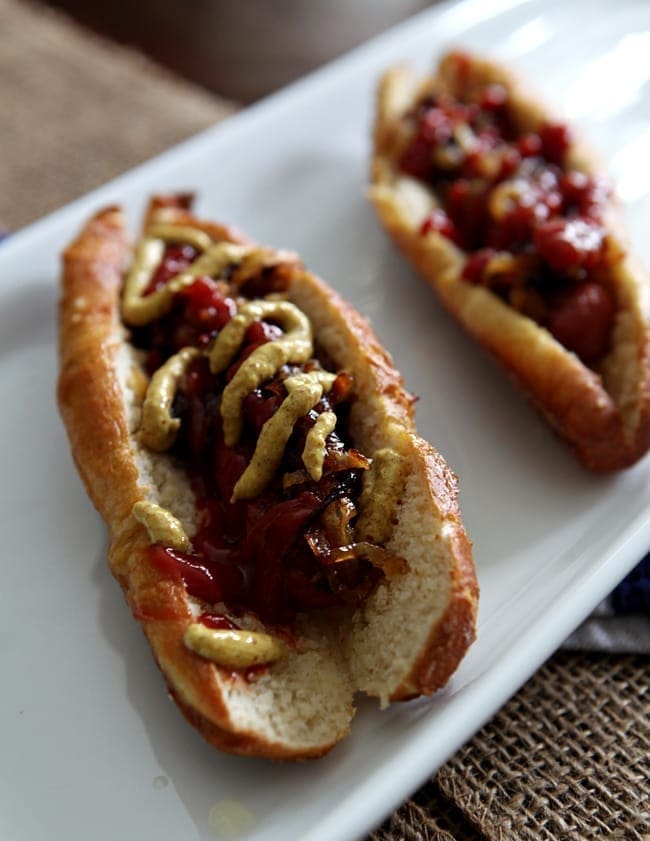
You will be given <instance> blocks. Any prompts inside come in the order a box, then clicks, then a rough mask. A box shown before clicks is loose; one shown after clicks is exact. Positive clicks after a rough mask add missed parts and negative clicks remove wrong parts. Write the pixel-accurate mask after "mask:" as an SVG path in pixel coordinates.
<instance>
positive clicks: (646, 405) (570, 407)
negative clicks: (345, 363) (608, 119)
mask: <svg viewBox="0 0 650 841" xmlns="http://www.w3.org/2000/svg"><path fill="white" fill-rule="evenodd" d="M492 83H498V84H501V85H503V86H504V87H505V88H506V90H507V92H508V101H509V102H510V103H511V108H510V112H509V113H511V114H512V116H513V119H514V122H515V124H516V125H517V127H518V128H519V129H521V131H535V130H536V129H538V128H539V126H540V125H541V124H542V123H543V122H545V121H550V120H553V119H555V116H554V115H553V113H552V112H551V110H550V109H549V108H548V106H547V105H546V104H545V103H544V102H543V101H542V100H541V99H540V97H539V96H538V95H537V94H536V93H534V92H533V91H531V90H530V89H529V88H528V87H527V85H526V83H525V82H524V81H522V80H521V79H520V78H519V77H518V76H517V75H516V74H514V73H513V72H511V71H510V70H508V69H507V68H504V67H503V66H502V65H500V64H497V63H495V62H492V61H489V60H487V59H484V58H481V57H477V56H470V55H466V54H464V53H458V52H452V53H449V54H447V55H445V56H444V57H443V58H442V59H441V61H440V64H439V66H438V69H437V72H436V74H435V75H434V76H430V77H426V78H421V77H418V76H416V75H415V74H414V73H412V72H411V71H410V70H408V69H407V68H404V67H397V68H392V69H391V70H389V71H388V72H387V73H386V74H385V75H384V77H383V78H382V81H381V84H380V87H379V92H378V102H377V113H376V120H375V127H374V153H373V158H372V165H371V184H372V186H371V188H370V198H371V201H372V202H373V204H374V206H375V208H376V211H377V213H378V216H379V219H380V221H381V223H382V225H383V226H384V228H385V229H386V230H387V232H388V233H389V234H390V236H391V237H392V239H393V241H394V242H395V243H396V245H397V246H398V248H399V249H400V250H401V251H403V252H404V254H405V255H406V257H407V258H408V259H409V261H410V262H411V263H412V264H413V266H414V267H415V269H416V270H417V271H418V273H419V274H420V275H421V276H422V277H423V278H424V279H425V280H426V281H427V282H428V283H429V284H430V286H431V287H432V288H433V289H434V290H435V291H436V292H437V293H438V295H439V296H440V299H441V301H442V303H443V305H444V306H445V308H446V309H447V310H448V311H449V312H450V313H451V314H452V315H453V316H454V317H455V318H456V319H457V320H458V321H459V322H460V323H461V324H462V325H463V327H464V328H465V329H466V330H467V331H468V332H469V333H470V334H471V335H472V336H474V338H475V339H476V340H477V341H478V342H479V343H480V344H481V345H482V346H483V347H484V348H485V349H486V350H487V351H488V352H489V353H490V354H491V355H492V356H493V357H495V358H496V359H497V360H498V362H499V363H500V364H501V365H502V367H503V368H504V369H505V371H506V372H507V374H508V376H509V377H510V379H511V380H512V381H513V382H514V383H515V385H516V386H518V387H519V389H520V390H521V391H523V393H524V394H525V395H526V397H527V398H528V399H529V401H530V402H531V403H532V404H533V405H534V406H535V407H536V408H537V409H538V411H540V413H541V414H543V415H544V416H545V418H546V419H547V421H548V422H549V423H550V425H551V426H552V427H553V429H554V430H555V431H556V432H557V433H558V435H559V436H561V437H562V438H564V439H565V440H566V441H567V443H568V444H569V446H570V447H571V448H572V450H573V451H574V453H575V455H576V456H577V458H578V459H579V460H580V462H581V463H582V464H583V465H584V466H585V467H587V468H589V469H591V470H594V471H610V470H617V469H621V468H624V467H628V466H630V465H632V464H634V463H635V462H636V461H638V460H639V459H640V458H641V457H642V456H643V455H644V454H645V453H646V451H647V450H648V448H649V447H650V327H649V325H648V297H649V294H650V293H649V288H650V281H649V279H648V275H647V273H646V272H645V271H644V269H643V268H642V266H641V265H640V264H639V262H638V261H637V260H636V258H635V257H634V256H633V255H631V254H630V253H629V249H627V247H625V245H624V235H623V225H622V219H621V211H620V207H619V206H618V204H617V202H616V200H615V199H612V200H611V201H610V202H609V204H608V206H607V208H606V211H605V224H606V228H607V230H608V234H609V235H610V237H612V238H613V239H614V240H615V241H616V242H617V244H619V245H620V246H621V248H622V250H623V251H624V252H625V256H624V257H623V259H622V260H621V261H620V262H618V263H616V264H615V265H614V266H613V268H612V276H611V288H612V290H613V291H614V293H615V296H616V300H617V307H618V316H617V323H616V325H615V328H614V334H613V342H612V350H611V351H610V352H609V354H608V356H607V357H606V358H605V360H604V361H603V363H602V366H599V368H600V370H598V371H596V370H592V369H591V368H589V367H587V366H586V365H584V364H583V363H582V361H581V360H580V359H579V358H578V357H577V356H576V355H575V354H573V353H571V352H570V351H568V350H566V349H565V348H564V347H563V346H562V345H561V344H560V343H559V342H558V341H557V340H556V339H555V338H554V337H553V336H552V335H551V334H550V333H549V332H548V331H547V330H546V329H545V328H543V327H541V326H540V325H538V324H537V323H536V322H534V321H533V320H532V319H530V318H528V317H526V316H524V315H522V314H520V313H519V312H517V311H516V310H514V309H513V308H512V307H510V306H509V305H508V304H507V303H505V302H504V301H503V300H502V299H501V298H499V296H497V295H496V294H494V293H493V292H491V291H490V290H489V289H486V288H483V287H477V286H473V285H472V284H469V283H466V282H464V281H462V280H461V278H460V274H461V272H462V269H463V266H464V262H465V259H466V255H465V253H464V252H463V251H461V250H460V249H459V248H458V247H457V246H455V245H454V244H453V243H452V242H451V241H450V240H448V239H446V238H445V237H443V236H441V235H440V234H438V233H435V232H429V233H428V234H427V235H421V234H420V225H421V223H422V221H423V219H424V217H425V216H426V213H427V212H428V210H430V209H431V208H432V207H433V206H434V202H435V198H434V197H433V194H432V193H431V194H430V198H431V204H430V205H429V207H428V209H427V205H426V196H425V195H424V190H425V189H426V188H423V192H422V193H415V194H414V195H413V196H410V195H409V193H408V189H412V185H411V187H408V179H405V178H404V177H403V176H401V175H400V173H399V172H398V171H397V168H396V166H395V162H394V152H395V148H396V144H398V143H399V131H400V128H399V127H400V120H401V117H402V116H403V114H404V113H405V112H406V111H408V110H409V109H410V108H411V107H412V106H413V104H414V103H415V101H416V100H417V98H418V96H419V95H420V94H421V93H422V92H423V91H424V90H426V91H431V90H442V91H444V92H447V93H451V94H452V95H454V96H459V97H460V98H463V97H466V96H467V95H468V94H469V92H471V91H472V90H473V89H475V88H481V87H484V86H485V85H487V84H492ZM568 161H569V165H570V166H571V167H573V168H576V169H579V170H581V171H584V172H587V173H589V174H592V175H599V174H603V166H602V164H601V162H600V161H599V159H598V158H597V156H596V155H595V154H594V153H593V151H592V150H591V149H590V148H589V147H588V146H587V145H586V144H585V143H584V141H583V140H582V139H580V138H577V139H576V140H575V141H574V143H573V145H572V147H571V149H570V150H569V153H568ZM407 188H408V189H407Z"/></svg>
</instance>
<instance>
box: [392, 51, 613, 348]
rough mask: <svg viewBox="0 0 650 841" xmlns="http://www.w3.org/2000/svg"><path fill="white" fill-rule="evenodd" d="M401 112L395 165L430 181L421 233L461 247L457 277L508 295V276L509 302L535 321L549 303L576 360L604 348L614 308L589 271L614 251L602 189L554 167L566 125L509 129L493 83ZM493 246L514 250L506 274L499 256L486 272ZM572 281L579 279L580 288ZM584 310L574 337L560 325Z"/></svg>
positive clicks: (567, 136)
mask: <svg viewBox="0 0 650 841" xmlns="http://www.w3.org/2000/svg"><path fill="white" fill-rule="evenodd" d="M458 62H459V64H458V67H459V68H462V70H459V71H458V72H459V73H466V72H468V71H467V68H465V66H464V64H463V62H464V59H462V58H460V59H458ZM409 119H411V120H412V121H413V123H414V137H413V140H412V141H411V143H410V144H409V145H408V146H407V148H406V149H405V151H404V152H403V154H402V156H401V158H400V160H399V162H398V163H399V166H400V168H401V169H402V171H404V172H407V173H408V174H409V175H412V176H414V177H416V178H419V179H421V180H423V181H426V182H427V183H428V184H430V185H431V186H432V187H433V188H434V189H435V190H436V193H437V196H438V198H439V199H440V200H441V207H439V208H436V209H435V210H434V211H432V212H431V213H430V214H429V215H428V216H427V217H426V219H425V220H424V221H423V222H422V225H421V227H420V233H421V234H422V235H423V236H426V235H427V234H428V233H430V232H431V231H436V232H438V233H440V234H442V235H443V236H445V237H447V238H448V239H450V240H452V241H453V242H454V243H456V244H458V245H459V246H460V247H461V248H462V249H464V250H465V251H466V252H468V254H469V256H468V259H467V262H466V264H465V267H464V270H463V274H462V277H463V278H464V279H465V280H466V281H468V282H469V283H473V284H481V285H485V286H488V287H489V288H490V289H492V291H494V292H495V293H496V294H497V295H501V296H502V297H503V298H504V299H505V300H508V301H511V292H512V291H513V283H514V285H515V286H516V287H517V295H518V300H520V299H527V300H535V301H537V305H536V307H534V308H532V309H531V312H535V313H536V315H535V316H531V317H537V318H538V319H539V320H540V321H541V322H543V323H545V319H546V312H547V311H549V310H551V311H553V312H554V313H555V314H554V316H553V318H552V321H553V324H556V322H558V323H559V324H560V326H557V327H553V328H552V329H553V330H554V332H556V335H558V336H559V335H565V334H567V335H569V334H570V335H571V338H570V339H567V341H568V342H570V343H569V344H567V345H566V346H567V347H570V348H571V349H574V350H576V352H578V353H579V354H580V355H582V351H581V350H580V348H584V353H585V354H586V356H583V358H584V359H585V361H589V360H593V359H595V357H594V355H593V354H594V353H595V352H596V351H595V350H594V348H596V349H599V348H600V349H601V352H602V353H604V352H606V350H607V341H608V340H609V336H610V334H611V324H612V321H613V317H614V306H613V304H612V301H611V298H610V297H609V296H608V293H607V292H603V291H602V289H603V287H600V286H599V285H598V279H599V277H600V275H599V274H598V272H599V270H600V269H601V267H604V266H608V265H611V263H612V262H613V261H614V260H615V259H618V256H620V255H618V256H617V255H616V254H615V253H614V250H613V249H612V248H610V247H609V246H608V244H607V242H606V238H605V230H604V228H603V208H604V205H605V201H606V199H607V197H608V194H609V188H608V186H607V185H606V184H605V183H604V182H603V181H602V180H600V179H597V178H593V177H590V176H589V175H587V174H585V173H581V172H575V171H566V170H564V169H563V166H564V164H565V161H566V159H567V154H568V152H569V150H570V148H571V144H572V137H571V132H570V130H569V128H568V126H567V125H566V124H564V123H552V122H547V123H544V124H543V125H541V126H540V127H539V129H538V131H536V132H527V133H520V132H518V130H517V127H516V126H515V125H513V123H512V121H511V120H510V115H509V112H508V99H507V91H506V90H505V88H504V87H502V86H500V85H489V86H486V87H485V88H484V89H483V90H482V91H481V92H480V93H479V95H478V98H477V100H476V102H472V103H469V104H468V103H463V102H460V101H457V100H454V99H453V98H451V97H449V96H447V97H445V96H440V95H438V96H436V97H435V98H434V97H429V98H428V99H425V100H423V101H422V102H421V103H420V104H419V106H418V107H417V109H416V110H415V111H414V112H413V113H412V114H411V116H410V118H409ZM496 252H509V253H510V254H512V255H514V257H515V258H516V260H515V261H513V272H514V275H513V276H512V277H511V276H510V274H508V271H507V261H501V262H500V263H499V266H498V267H496V268H495V271H493V272H488V271H487V267H488V263H489V261H490V259H491V258H492V257H493V256H494V255H495V253H496ZM504 267H505V268H504ZM576 283H583V284H587V286H585V287H580V288H581V289H582V290H583V291H581V292H580V291H577V290H576V287H575V285H576ZM563 289H565V290H566V294H565V297H564V298H562V299H561V301H560V298H557V296H556V298H557V300H556V298H553V300H551V297H552V294H554V293H552V292H551V291H549V290H560V291H562V290H563ZM585 289H586V291H584V290H585ZM594 289H600V290H601V291H598V292H594ZM562 294H564V293H562ZM526 296H528V298H526ZM511 302H512V303H513V306H514V305H515V303H514V301H511ZM578 311H579V312H580V313H581V315H580V316H578V315H577V313H578ZM587 312H591V313H593V318H594V319H595V322H596V323H595V324H594V326H593V328H592V329H591V330H590V331H587V338H586V339H585V341H584V342H582V343H580V342H578V341H577V340H576V339H575V337H574V335H573V334H574V333H575V332H576V331H575V330H573V329H572V328H569V329H568V330H565V329H564V328H563V326H561V325H562V323H563V321H564V320H565V319H568V321H569V323H570V324H571V325H573V324H574V323H576V322H577V321H581V322H582V321H584V320H585V319H586V317H587V316H586V313H587Z"/></svg>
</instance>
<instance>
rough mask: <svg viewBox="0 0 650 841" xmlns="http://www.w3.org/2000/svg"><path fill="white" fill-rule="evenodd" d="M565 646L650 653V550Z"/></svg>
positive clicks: (568, 648)
mask: <svg viewBox="0 0 650 841" xmlns="http://www.w3.org/2000/svg"><path fill="white" fill-rule="evenodd" d="M562 647H563V648H564V649H567V650H570V651H609V652H611V653H612V654H650V552H649V553H648V554H647V555H646V556H645V558H643V560H642V561H641V563H640V564H639V565H638V566H637V567H635V568H634V569H633V570H632V572H631V573H630V574H629V575H627V576H626V577H625V578H624V579H623V580H622V581H621V583H620V584H619V585H618V587H616V589H615V590H614V591H613V592H612V593H611V594H610V595H609V596H608V597H607V598H606V599H605V600H604V601H603V602H601V603H600V604H599V605H598V607H597V608H596V609H595V610H594V612H593V613H592V614H591V616H590V617H589V618H588V619H587V620H586V622H584V623H583V624H582V625H581V626H580V627H579V628H578V629H577V630H576V631H575V632H574V633H573V634H571V636H570V637H569V638H568V640H567V641H566V642H565V643H564V645H563V646H562Z"/></svg>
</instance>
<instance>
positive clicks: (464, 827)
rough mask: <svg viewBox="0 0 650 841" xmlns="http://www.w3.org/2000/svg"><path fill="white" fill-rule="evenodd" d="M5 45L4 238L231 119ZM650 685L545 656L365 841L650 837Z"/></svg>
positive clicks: (10, 22) (21, 27) (41, 36)
mask: <svg viewBox="0 0 650 841" xmlns="http://www.w3.org/2000/svg"><path fill="white" fill-rule="evenodd" d="M0 32H1V33H2V37H1V38H0V104H1V106H2V160H1V162H0V227H6V228H14V229H15V228H16V227H19V226H21V225H23V224H26V223H27V222H29V221H31V220H32V219H34V218H36V217H38V216H41V215H42V214H44V213H45V212H47V211H48V210H51V209H53V208H55V207H57V206H59V205H60V204H63V203H64V202H66V201H68V200H70V199H71V198H74V197H75V196H77V195H80V194H83V193H84V192H86V191H87V190H88V189H90V188H92V187H94V186H97V185H98V184H100V183H102V182H103V181H105V180H106V179H107V178H109V177H111V176H113V175H116V174H117V173H119V172H122V171H124V170H126V169H128V168H129V167H131V166H133V165H134V164H136V163H138V162H139V161H141V160H144V159H145V158H148V157H150V156H151V155H152V154H155V153H156V152H158V151H161V150H162V149H164V148H166V147H168V146H169V145H171V144H173V143H175V142H177V141H178V140H180V139H182V138H183V137H186V136H188V135H190V134H192V133H194V132H195V131H197V130H198V129H200V128H203V127H205V126H207V125H209V124H211V123H213V122H215V121H217V120H219V119H220V118H222V117H223V116H225V115H226V114H227V113H228V112H229V111H230V110H231V108H232V106H231V105H230V104H228V103H226V102H224V101H221V100H219V99H218V98H216V97H213V96H211V95H208V94H205V93H203V92H202V91H200V90H199V89H197V88H196V87H193V86H192V85H189V84H186V83H184V82H181V81H179V80H177V79H176V78H174V77H172V76H170V75H169V74H167V73H165V72H164V71H162V70H160V69H159V68H157V67H156V66H154V65H152V64H151V63H150V62H148V61H146V60H145V59H143V58H142V57H140V56H138V55H136V54H134V53H132V52H130V51H128V50H125V49H123V48H119V47H115V46H113V45H108V44H107V43H105V42H104V41H102V40H101V39H98V38H96V37H94V36H90V35H89V34H88V33H86V32H81V31H80V30H79V29H78V28H77V27H76V26H74V25H72V24H71V23H70V22H69V21H68V20H67V19H66V18H64V17H62V16H60V15H59V14H57V13H53V12H47V11H44V10H43V9H42V8H41V7H36V6H31V5H29V4H28V3H23V2H17V0H0ZM648 677H649V669H648V660H647V659H642V658H636V659H634V658H630V657H612V656H604V655H589V656H587V655H580V654H569V653H561V654H558V655H556V656H555V657H554V658H552V659H551V660H550V661H549V662H548V663H547V664H546V665H545V666H544V667H543V668H542V669H540V671H539V672H538V673H537V674H536V675H535V677H534V678H533V679H532V680H531V681H529V682H528V684H527V685H526V686H525V687H524V688H523V689H522V690H521V692H519V693H518V694H517V695H516V696H515V697H514V698H513V699H512V700H511V701H510V702H509V703H508V704H507V705H506V706H505V707H504V708H503V710H501V711H500V712H499V713H498V714H497V715H496V716H495V717H494V719H493V720H492V721H491V722H490V723H489V724H488V725H487V726H486V727H484V728H483V729H482V730H481V731H480V733H479V734H478V735H477V736H476V737H475V738H474V739H473V740H472V741H471V742H469V744H467V745H466V746H465V747H464V748H463V749H462V750H460V751H459V752H458V753H457V754H456V756H454V757H453V759H452V760H450V761H449V762H448V763H447V764H446V765H445V766H444V767H443V768H442V769H441V770H440V771H439V773H438V774H437V775H436V776H435V777H433V778H432V780H431V781H430V782H429V783H427V784H426V785H425V786H424V787H423V788H421V789H420V791H418V792H417V793H416V794H415V795H414V797H413V798H412V799H410V800H409V801H408V803H406V804H405V805H404V806H403V807H402V808H401V809H399V810H398V811H397V812H396V813H395V814H394V815H393V816H392V817H391V819H390V820H389V821H387V822H386V823H385V824H384V825H383V826H382V827H381V828H380V829H379V830H377V832H375V833H374V834H373V835H372V841H480V839H490V841H492V839H494V841H515V839H524V840H525V839H562V841H583V839H591V838H606V839H625V840H626V841H627V839H630V841H632V839H634V841H637V840H638V839H648V838H650V835H649V834H648V829H647V827H648V825H649V824H650V814H649V812H648V799H649V792H648V776H649V774H648V772H649V770H650V769H649V768H648V762H647V753H648V744H649V743H650V729H649V727H648V715H649V714H650V708H649V704H648V694H647V685H648ZM332 841H336V839H332Z"/></svg>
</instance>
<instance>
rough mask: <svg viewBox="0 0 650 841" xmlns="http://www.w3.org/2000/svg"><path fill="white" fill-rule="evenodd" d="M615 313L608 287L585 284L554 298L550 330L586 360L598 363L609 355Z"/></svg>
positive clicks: (562, 342)
mask: <svg viewBox="0 0 650 841" xmlns="http://www.w3.org/2000/svg"><path fill="white" fill-rule="evenodd" d="M615 312H616V306H615V303H614V300H613V298H612V296H611V294H610V293H609V291H608V290H607V289H606V288H605V287H604V286H602V285H601V284H599V283H583V284H581V285H579V286H575V287H572V288H569V289H567V290H565V291H563V292H561V293H559V294H558V295H557V296H555V297H554V298H553V300H552V309H551V314H550V317H549V323H548V329H549V330H550V331H551V333H552V334H553V335H554V336H555V338H556V339H557V340H558V341H559V342H560V343H561V344H562V345H564V347H566V348H568V350H572V351H573V352H574V353H576V354H577V355H578V356H579V357H580V358H581V359H582V360H584V361H585V362H595V361H596V360H598V359H600V358H601V357H602V356H604V354H605V353H607V350H608V348H609V341H610V334H611V330H612V325H613V322H614V315H615Z"/></svg>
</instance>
